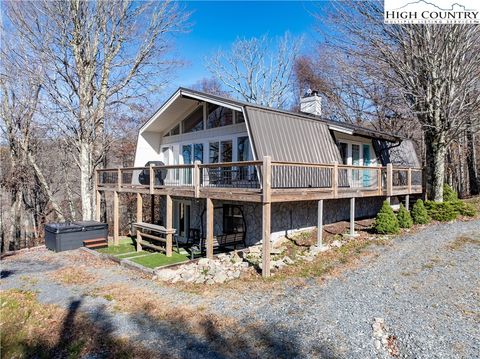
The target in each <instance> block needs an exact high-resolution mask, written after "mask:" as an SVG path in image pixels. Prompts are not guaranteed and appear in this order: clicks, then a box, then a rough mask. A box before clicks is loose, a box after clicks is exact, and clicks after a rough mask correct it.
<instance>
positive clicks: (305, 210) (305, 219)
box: [160, 197, 385, 244]
mask: <svg viewBox="0 0 480 359" xmlns="http://www.w3.org/2000/svg"><path fill="white" fill-rule="evenodd" d="M174 199H175V198H174ZM178 199H180V198H178ZM181 199H183V200H189V201H190V203H191V223H190V227H191V228H198V229H201V228H202V223H201V222H202V220H201V214H202V211H203V210H204V208H205V200H204V199H191V198H181ZM384 200H385V197H366V198H356V199H355V218H356V219H361V218H369V217H374V216H375V215H376V214H377V212H378V210H379V209H380V207H381V206H382V203H383V201H384ZM213 203H214V207H215V213H214V234H215V235H217V234H221V233H223V211H222V209H221V208H219V207H222V206H223V204H238V205H240V206H242V208H243V212H244V216H245V220H246V224H247V243H248V244H255V243H259V242H260V241H261V239H262V205H261V204H260V203H245V202H236V201H214V202H213ZM317 205H318V203H317V201H302V202H282V203H272V219H271V221H272V230H271V233H272V234H271V239H272V240H273V241H274V240H276V239H278V238H280V237H282V236H285V235H287V234H291V233H294V232H296V231H300V230H305V229H312V228H314V227H316V226H317ZM160 206H161V213H162V214H161V215H162V219H163V218H165V202H164V201H163V200H162V201H161V202H160ZM323 219H324V224H329V223H335V222H339V221H345V220H349V219H350V199H348V198H344V199H331V200H324V203H323ZM203 229H204V230H205V214H204V216H203Z"/></svg>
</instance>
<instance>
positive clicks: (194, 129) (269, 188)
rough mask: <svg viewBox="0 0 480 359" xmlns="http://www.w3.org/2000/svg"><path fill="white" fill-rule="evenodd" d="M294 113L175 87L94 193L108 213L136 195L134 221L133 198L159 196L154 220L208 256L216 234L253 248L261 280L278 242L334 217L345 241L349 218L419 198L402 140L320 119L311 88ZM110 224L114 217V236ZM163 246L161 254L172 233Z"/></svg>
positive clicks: (414, 161)
mask: <svg viewBox="0 0 480 359" xmlns="http://www.w3.org/2000/svg"><path fill="white" fill-rule="evenodd" d="M300 107H301V112H300V113H295V112H290V111H284V110H278V109H272V108H267V107H263V106H258V105H255V104H251V103H245V102H241V101H236V100H232V99H229V98H225V97H221V96H215V95H211V94H207V93H203V92H199V91H194V90H190V89H185V88H179V89H178V90H177V91H176V92H175V93H174V94H173V95H172V96H171V97H170V98H169V99H168V100H167V101H166V102H165V103H164V104H163V105H162V106H161V107H160V109H159V110H158V111H157V112H156V113H155V114H154V115H153V116H152V117H151V118H150V119H149V120H148V121H147V122H146V123H145V124H144V125H143V126H142V127H141V129H140V131H139V134H138V141H137V147H136V153H135V163H134V167H133V168H120V169H102V170H99V171H97V184H96V190H97V193H99V192H100V191H109V192H113V193H114V211H116V212H117V213H118V201H119V200H118V196H119V195H120V194H121V193H137V200H138V211H137V216H138V217H139V218H138V219H137V221H139V222H142V209H141V208H142V205H141V204H142V196H145V195H150V196H156V197H157V198H158V197H159V198H160V200H159V201H157V204H156V205H157V206H160V209H161V216H160V217H161V218H159V219H158V221H157V220H156V222H159V224H162V225H163V226H164V227H165V228H166V229H167V230H172V229H175V232H176V236H178V238H179V239H180V240H188V239H191V237H194V236H196V237H199V238H206V246H207V251H206V253H207V256H212V255H213V245H214V244H213V243H214V242H213V241H214V238H217V237H219V236H222V235H225V234H230V233H242V236H243V238H244V239H245V241H246V242H247V244H254V243H260V242H262V243H263V248H264V251H265V253H267V252H268V253H267V254H266V255H264V267H263V272H264V275H268V274H269V268H267V267H269V266H268V260H269V252H270V250H269V246H270V242H271V241H272V240H275V239H276V238H278V237H279V236H283V235H285V234H287V235H288V234H290V233H292V232H294V231H298V230H303V229H307V228H315V227H320V228H321V226H322V225H323V224H325V223H332V222H336V221H340V220H350V222H351V229H350V231H351V235H354V227H353V224H354V220H355V218H361V217H370V216H374V215H375V214H376V213H377V212H378V209H379V208H380V207H381V204H382V202H383V201H384V200H385V199H386V198H387V199H389V200H390V199H391V198H392V197H397V198H400V199H402V200H405V201H406V204H407V205H408V202H409V198H410V195H419V194H421V193H422V170H421V169H420V162H419V160H418V157H417V155H416V153H415V149H414V146H413V143H412V142H411V141H410V140H407V139H404V138H401V137H399V136H397V135H395V134H387V133H382V132H378V131H374V130H372V129H369V128H363V127H358V126H353V125H350V124H346V123H339V122H334V121H330V120H327V119H325V118H323V117H322V116H321V98H320V97H319V96H318V95H317V94H316V93H315V92H313V93H311V94H309V95H307V96H305V97H303V98H302V99H301V104H300ZM152 164H155V166H153V165H152ZM98 197H99V196H97V198H98ZM99 203H100V202H99V200H97V209H99V206H100V204H99ZM99 212H100V211H99V210H97V213H99ZM118 228H119V224H118V215H116V216H115V215H114V237H115V238H118ZM321 234H322V231H321V230H320V231H319V241H321ZM263 238H268V239H269V241H262V239H263ZM166 242H167V243H166V246H167V249H166V251H167V254H168V253H170V252H171V246H172V239H171V235H168V234H167V236H166Z"/></svg>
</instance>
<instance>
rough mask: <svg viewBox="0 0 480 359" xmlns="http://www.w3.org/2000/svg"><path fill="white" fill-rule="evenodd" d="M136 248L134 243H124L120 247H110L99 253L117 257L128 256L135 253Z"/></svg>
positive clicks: (101, 249)
mask: <svg viewBox="0 0 480 359" xmlns="http://www.w3.org/2000/svg"><path fill="white" fill-rule="evenodd" d="M135 250H136V248H135V246H134V245H133V243H132V241H131V240H130V243H122V244H119V245H118V246H108V247H106V248H100V249H98V250H97V251H98V252H100V253H104V254H110V255H113V256H117V255H119V254H126V253H130V252H135Z"/></svg>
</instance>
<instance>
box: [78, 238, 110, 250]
mask: <svg viewBox="0 0 480 359" xmlns="http://www.w3.org/2000/svg"><path fill="white" fill-rule="evenodd" d="M83 245H84V246H85V247H87V248H102V247H108V241H107V239H106V238H96V239H88V240H85V241H83Z"/></svg>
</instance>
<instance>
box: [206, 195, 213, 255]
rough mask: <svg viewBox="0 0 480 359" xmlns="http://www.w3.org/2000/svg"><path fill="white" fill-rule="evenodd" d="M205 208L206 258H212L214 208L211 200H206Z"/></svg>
mask: <svg viewBox="0 0 480 359" xmlns="http://www.w3.org/2000/svg"><path fill="white" fill-rule="evenodd" d="M206 201H207V203H206V206H207V228H206V229H207V233H206V236H205V240H206V246H207V258H213V221H214V215H213V211H214V207H213V201H212V199H211V198H206Z"/></svg>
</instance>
